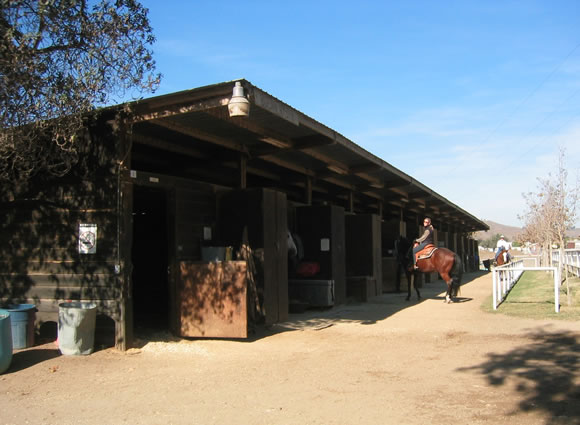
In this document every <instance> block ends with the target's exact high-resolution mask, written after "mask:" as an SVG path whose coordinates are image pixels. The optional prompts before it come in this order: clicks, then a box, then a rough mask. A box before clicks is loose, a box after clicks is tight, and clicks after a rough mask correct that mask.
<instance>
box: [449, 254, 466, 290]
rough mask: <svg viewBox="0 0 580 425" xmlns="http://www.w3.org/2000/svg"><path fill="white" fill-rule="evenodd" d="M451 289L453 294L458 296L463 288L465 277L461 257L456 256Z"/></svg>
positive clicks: (452, 270) (452, 269)
mask: <svg viewBox="0 0 580 425" xmlns="http://www.w3.org/2000/svg"><path fill="white" fill-rule="evenodd" d="M450 275H451V288H452V289H453V293H454V294H455V295H457V294H458V293H459V290H460V288H461V278H462V277H463V263H462V262H461V258H459V255H457V254H455V260H454V261H453V267H452V268H451V273H450Z"/></svg>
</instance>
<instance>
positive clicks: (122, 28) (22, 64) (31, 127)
mask: <svg viewBox="0 0 580 425" xmlns="http://www.w3.org/2000/svg"><path fill="white" fill-rule="evenodd" d="M88 3H89V2H87V1H86V0H51V1H45V0H31V1H20V0H0V5H1V8H0V52H1V54H0V88H1V89H2V90H1V94H0V120H1V127H0V179H2V180H5V181H6V180H15V179H28V178H29V177H30V176H33V175H34V174H37V173H39V172H46V173H48V174H52V175H64V174H66V173H67V172H68V171H69V170H70V168H71V167H72V166H73V165H74V164H75V163H76V161H77V160H78V145H77V144H78V143H79V142H80V141H81V140H83V138H82V137H79V131H80V130H81V129H82V128H83V126H84V121H83V120H84V119H85V117H86V115H87V113H89V112H91V111H93V110H94V108H95V107H96V106H102V105H105V104H109V103H110V102H111V101H112V100H114V99H115V97H119V98H120V97H124V96H128V95H129V96H130V95H132V94H140V93H144V92H151V91H154V90H155V88H156V87H157V86H158V84H159V79H160V76H159V75H156V74H155V72H154V71H155V61H154V60H153V57H152V52H151V50H150V49H149V46H151V45H152V43H153V42H154V40H155V38H154V37H153V35H152V29H151V27H150V25H149V20H148V17H147V12H148V11H147V9H145V8H144V7H142V6H141V5H140V4H139V3H138V2H136V1H134V0H116V1H114V2H111V1H107V0H101V1H94V2H90V4H91V6H89V5H88Z"/></svg>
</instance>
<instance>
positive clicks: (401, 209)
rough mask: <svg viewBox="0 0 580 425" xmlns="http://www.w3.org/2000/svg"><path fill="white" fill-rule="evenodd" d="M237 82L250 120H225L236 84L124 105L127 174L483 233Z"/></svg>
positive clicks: (450, 206) (384, 167)
mask: <svg viewBox="0 0 580 425" xmlns="http://www.w3.org/2000/svg"><path fill="white" fill-rule="evenodd" d="M237 81H239V82H240V83H241V84H242V86H243V88H244V92H245V95H246V98H247V99H248V100H249V102H250V105H251V109H250V114H249V116H248V117H230V116H229V113H228V108H227V104H228V102H229V100H230V98H231V97H232V89H233V87H234V84H235V81H231V82H223V83H219V84H214V85H210V86H205V87H199V88H194V89H191V90H186V91H181V92H176V93H172V94H167V95H163V96H158V97H153V98H149V99H144V100H140V101H138V102H134V103H132V104H130V105H131V107H132V110H133V112H134V115H133V117H134V119H133V129H132V143H133V149H132V166H133V168H135V167H139V168H141V169H144V171H152V172H166V173H168V174H171V175H178V176H183V177H187V178H195V179H199V180H202V181H208V182H211V183H213V184H218V185H223V186H227V187H240V184H242V186H244V185H245V186H246V187H269V188H272V189H276V190H280V191H282V192H285V193H286V194H287V196H288V199H290V200H293V201H296V202H302V203H307V202H311V203H313V204H316V203H332V204H337V205H342V206H344V207H345V209H346V210H347V211H352V212H373V213H382V215H383V217H389V216H392V217H399V216H400V214H401V213H402V214H403V215H406V216H417V215H424V214H427V215H430V216H431V217H433V219H434V221H435V222H444V223H448V224H450V225H455V226H457V227H458V228H459V229H460V230H461V231H466V232H470V231H477V230H488V226H487V225H486V224H485V223H484V222H483V221H481V220H479V219H477V218H476V217H474V216H473V215H471V214H470V213H468V212H467V211H465V210H464V209H462V208H461V207H459V206H457V205H455V204H454V203H452V202H450V201H449V200H448V199H446V198H444V197H443V196H441V195H439V194H438V193H436V192H435V191H433V190H432V189H430V188H429V187H427V186H425V185H424V184H422V183H421V182H419V181H418V180H416V179H414V178H413V177H411V176H410V175H408V174H405V173H404V172H402V171H401V170H398V169H397V168H395V167H394V166H392V165H391V164H389V163H388V162H386V161H385V160H383V159H381V158H379V157H377V156H375V155H373V154H372V153H370V152H368V151H366V150H365V149H363V148H362V147H361V146H359V145H357V144H356V143H354V142H353V141H351V140H349V139H347V138H346V137H344V136H343V135H341V134H339V133H337V132H336V131H334V130H333V129H331V128H329V127H327V126H325V125H324V124H322V123H320V122H318V121H316V120H315V119H313V118H311V117H309V116H307V115H305V114H304V113H302V112H300V111H298V110H296V109H295V108H293V107H291V106H290V105H288V104H286V103H284V102H282V101H281V100H279V99H277V98H275V97H274V96H272V95H270V94H268V93H266V92H265V91H263V90H261V89H260V88H258V87H256V86H254V85H253V84H251V83H250V82H249V81H247V80H243V79H242V80H237ZM240 170H245V173H244V174H243V175H244V177H241V176H242V174H241V173H240ZM244 178H245V179H246V181H241V179H244ZM309 194H311V195H309ZM309 196H311V199H307V198H308V197H309Z"/></svg>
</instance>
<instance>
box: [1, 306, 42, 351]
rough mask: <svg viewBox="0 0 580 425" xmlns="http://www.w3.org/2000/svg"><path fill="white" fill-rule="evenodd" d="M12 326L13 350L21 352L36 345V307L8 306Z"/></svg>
mask: <svg viewBox="0 0 580 425" xmlns="http://www.w3.org/2000/svg"><path fill="white" fill-rule="evenodd" d="M6 310H8V311H9V312H10V322H11V324H12V348H13V349H14V350H19V349H21V348H28V347H32V346H33V345H34V321H35V320H36V311H37V310H36V305H34V304H8V305H7V306H6Z"/></svg>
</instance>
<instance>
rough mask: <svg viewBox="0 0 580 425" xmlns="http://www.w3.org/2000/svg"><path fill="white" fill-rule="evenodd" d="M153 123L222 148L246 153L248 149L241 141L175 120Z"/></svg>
mask: <svg viewBox="0 0 580 425" xmlns="http://www.w3.org/2000/svg"><path fill="white" fill-rule="evenodd" d="M153 124H155V125H158V126H160V127H163V128H166V129H168V130H171V131H175V132H176V133H180V134H184V135H186V136H189V137H193V138H195V139H200V140H203V141H206V142H210V143H213V144H215V145H219V146H222V147H224V148H228V149H231V150H234V151H237V152H244V153H246V154H247V153H248V149H247V147H246V146H244V145H243V144H241V143H236V142H234V141H232V140H229V139H225V138H223V137H219V136H215V135H213V134H209V133H205V132H203V131H201V130H198V129H196V128H193V127H185V126H182V125H180V124H177V123H175V122H172V121H169V120H155V121H154V122H153Z"/></svg>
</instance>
